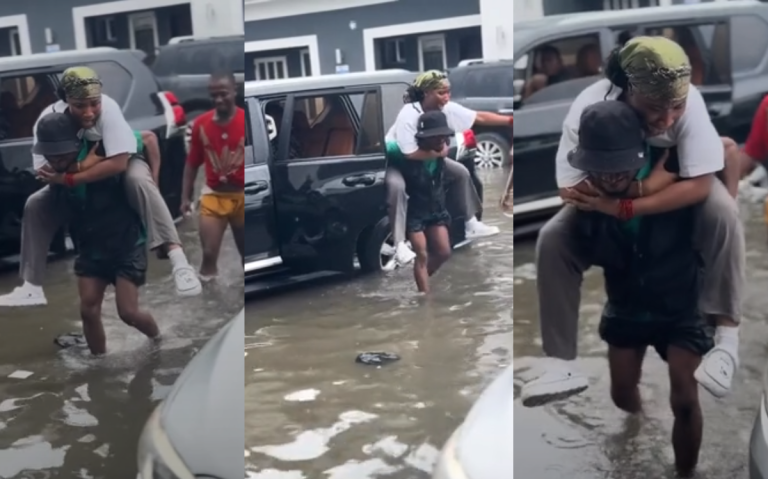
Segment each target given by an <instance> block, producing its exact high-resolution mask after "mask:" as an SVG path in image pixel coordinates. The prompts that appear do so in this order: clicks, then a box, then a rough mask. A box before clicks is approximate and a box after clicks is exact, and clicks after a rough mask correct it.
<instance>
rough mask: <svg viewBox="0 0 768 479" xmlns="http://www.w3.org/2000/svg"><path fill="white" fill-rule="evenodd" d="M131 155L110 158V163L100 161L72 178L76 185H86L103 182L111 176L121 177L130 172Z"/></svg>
mask: <svg viewBox="0 0 768 479" xmlns="http://www.w3.org/2000/svg"><path fill="white" fill-rule="evenodd" d="M130 157H131V155H129V154H128V153H123V154H121V155H116V156H113V157H110V158H108V160H109V161H100V162H99V163H97V164H95V165H93V166H92V167H91V168H88V169H87V170H85V171H81V172H80V173H75V174H74V175H73V176H72V178H73V180H74V183H75V184H76V185H81V184H85V183H93V182H94V181H99V180H103V179H105V178H109V177H110V176H115V175H119V174H120V173H124V172H125V171H127V170H128V160H129V159H130Z"/></svg>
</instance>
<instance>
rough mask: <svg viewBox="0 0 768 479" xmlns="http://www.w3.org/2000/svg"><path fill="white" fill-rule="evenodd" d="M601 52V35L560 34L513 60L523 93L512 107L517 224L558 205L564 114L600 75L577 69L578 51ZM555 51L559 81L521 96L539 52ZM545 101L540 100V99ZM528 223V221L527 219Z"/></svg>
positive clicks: (534, 71)
mask: <svg viewBox="0 0 768 479" xmlns="http://www.w3.org/2000/svg"><path fill="white" fill-rule="evenodd" d="M595 46H597V47H599V48H600V49H601V52H602V53H603V57H605V55H607V51H605V48H604V47H603V40H602V31H601V30H595V31H588V32H581V33H572V32H564V33H562V35H561V36H556V37H549V38H544V39H541V40H538V41H536V42H532V43H531V44H530V45H528V46H525V47H523V48H522V49H521V51H520V55H518V58H516V59H515V64H514V76H515V82H518V91H519V93H520V95H521V98H520V100H519V102H517V108H516V109H515V126H514V146H515V176H514V178H515V180H514V181H515V183H514V191H515V221H516V222H519V221H523V219H524V218H527V217H528V216H529V215H532V216H538V215H542V214H549V213H551V210H552V209H553V208H558V207H559V206H560V205H561V202H560V199H559V196H558V190H557V181H556V175H555V155H556V153H557V148H558V145H559V143H560V136H561V134H562V130H563V120H565V117H566V115H567V114H568V110H569V109H570V107H571V103H572V102H573V100H574V98H576V96H577V95H578V94H579V93H581V91H582V90H583V89H584V88H586V87H587V86H588V85H590V84H592V83H594V82H595V81H596V80H597V78H598V77H596V76H594V75H589V74H587V75H584V74H582V73H581V72H580V71H579V68H578V67H579V65H578V58H579V52H580V51H582V50H583V49H586V48H590V47H591V48H594V47H595ZM543 48H547V49H550V50H551V49H554V50H556V51H558V52H559V53H560V55H561V59H562V65H563V68H564V70H565V72H566V74H565V75H563V78H561V81H559V82H557V83H553V84H548V85H546V86H545V87H544V88H542V89H540V90H538V91H536V92H535V93H533V94H530V95H529V96H523V93H529V92H527V91H526V85H527V82H529V81H532V79H533V77H534V75H536V74H538V73H540V71H539V69H540V67H541V65H540V60H539V56H540V52H541V51H542V49H543ZM540 100H543V101H540ZM526 220H527V219H526Z"/></svg>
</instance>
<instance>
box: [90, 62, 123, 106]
mask: <svg viewBox="0 0 768 479" xmlns="http://www.w3.org/2000/svg"><path fill="white" fill-rule="evenodd" d="M88 66H89V67H91V68H93V69H94V70H96V73H98V74H99V78H101V82H102V83H103V85H104V86H103V87H102V91H103V92H104V94H106V95H107V96H108V97H110V98H112V99H113V100H115V101H116V102H117V103H118V105H121V106H123V105H125V101H126V100H127V99H128V94H129V93H130V92H131V87H132V86H133V75H131V73H130V72H129V71H128V70H126V69H125V68H123V67H122V65H120V64H119V63H116V62H93V63H89V64H88Z"/></svg>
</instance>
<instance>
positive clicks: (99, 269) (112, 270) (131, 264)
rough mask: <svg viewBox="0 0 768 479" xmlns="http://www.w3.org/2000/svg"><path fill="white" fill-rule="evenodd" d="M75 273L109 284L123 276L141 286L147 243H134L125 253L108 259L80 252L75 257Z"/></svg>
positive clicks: (144, 272) (145, 266) (145, 267)
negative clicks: (96, 257)
mask: <svg viewBox="0 0 768 479" xmlns="http://www.w3.org/2000/svg"><path fill="white" fill-rule="evenodd" d="M75 275H76V276H80V277H83V278H98V279H101V280H103V281H106V282H108V283H110V284H115V283H116V282H117V278H123V279H127V280H128V281H130V282H131V283H133V284H135V285H136V286H142V285H144V283H145V282H146V280H147V245H146V244H140V245H136V246H134V247H133V248H131V249H130V250H128V251H126V252H125V254H122V255H118V256H116V257H114V258H110V259H92V258H89V257H88V256H87V255H84V254H80V255H78V257H77V258H76V259H75Z"/></svg>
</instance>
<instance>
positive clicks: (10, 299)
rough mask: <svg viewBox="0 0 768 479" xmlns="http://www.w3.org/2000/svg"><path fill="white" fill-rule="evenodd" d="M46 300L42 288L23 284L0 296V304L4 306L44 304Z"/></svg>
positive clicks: (46, 302)
mask: <svg viewBox="0 0 768 479" xmlns="http://www.w3.org/2000/svg"><path fill="white" fill-rule="evenodd" d="M47 304H48V300H47V299H45V293H43V288H40V287H37V286H31V285H27V284H24V285H22V286H18V287H16V288H13V291H11V292H10V293H8V294H4V295H2V296H0V306H6V307H24V306H45V305H47Z"/></svg>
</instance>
